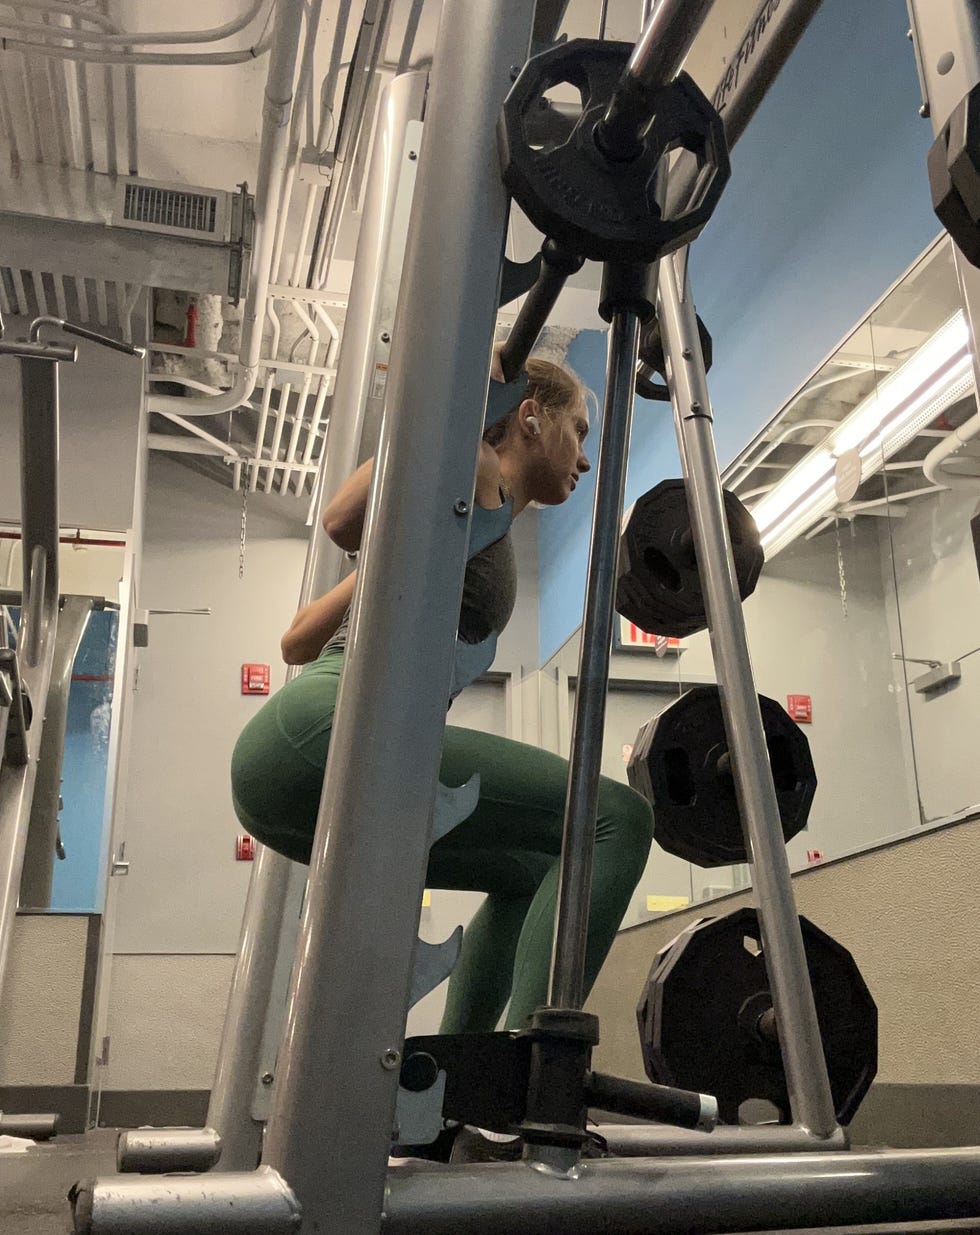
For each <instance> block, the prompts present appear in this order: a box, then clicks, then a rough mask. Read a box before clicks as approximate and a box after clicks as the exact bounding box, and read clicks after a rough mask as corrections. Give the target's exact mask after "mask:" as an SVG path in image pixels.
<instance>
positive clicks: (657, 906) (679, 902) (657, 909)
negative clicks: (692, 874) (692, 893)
mask: <svg viewBox="0 0 980 1235" xmlns="http://www.w3.org/2000/svg"><path fill="white" fill-rule="evenodd" d="M690 903H691V900H690V897H688V896H648V897H647V913H670V911H671V910H672V909H686V908H687V906H688V905H689V904H690Z"/></svg>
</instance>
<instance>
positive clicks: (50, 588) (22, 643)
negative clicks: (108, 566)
mask: <svg viewBox="0 0 980 1235" xmlns="http://www.w3.org/2000/svg"><path fill="white" fill-rule="evenodd" d="M39 350H40V349H39ZM50 350H51V352H52V355H54V354H56V353H57V352H58V349H50ZM58 358H59V359H65V358H66V356H65V355H64V354H63V349H61V352H60V354H59V356H58ZM67 358H68V359H71V358H72V356H71V355H69V356H68V357H67ZM20 372H21V423H20V456H21V481H20V483H21V511H22V514H21V543H22V545H23V552H24V587H23V605H22V607H21V616H20V631H19V634H18V640H17V646H18V658H19V660H20V671H21V680H22V681H23V683H24V685H25V686H26V687H27V689H28V691H29V693H30V696H31V701H32V703H33V705H34V720H33V722H32V724H31V728H30V730H29V732H28V742H27V763H26V764H25V765H24V766H23V767H20V768H9V769H5V770H4V775H3V776H2V777H0V1006H2V1003H3V999H2V996H3V985H4V979H5V977H6V969H7V959H8V957H9V955H10V941H11V939H12V938H13V933H14V919H15V917H16V914H17V896H18V891H19V888H20V877H21V872H22V870H23V865H24V850H25V848H26V845H27V827H28V821H29V819H30V811H31V798H32V795H33V793H34V781H35V777H36V776H37V757H38V752H39V750H40V746H41V733H42V727H43V720H44V705H45V701H46V699H47V694H48V684H49V682H50V680H51V661H52V657H53V653H54V640H55V635H56V632H57V628H58V364H57V361H56V360H55V359H45V358H42V357H39V356H29V357H28V356H22V357H21V360H20Z"/></svg>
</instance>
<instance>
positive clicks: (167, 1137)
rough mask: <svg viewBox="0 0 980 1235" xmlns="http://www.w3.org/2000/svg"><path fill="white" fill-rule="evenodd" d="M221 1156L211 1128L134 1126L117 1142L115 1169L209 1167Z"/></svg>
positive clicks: (144, 1171) (191, 1169)
mask: <svg viewBox="0 0 980 1235" xmlns="http://www.w3.org/2000/svg"><path fill="white" fill-rule="evenodd" d="M220 1157H221V1137H220V1136H219V1135H218V1134H217V1132H215V1130H214V1129H213V1128H133V1129H130V1130H129V1131H128V1132H123V1133H121V1134H120V1136H119V1141H118V1142H117V1144H116V1169H117V1170H119V1171H123V1172H129V1171H138V1172H139V1173H140V1174H144V1175H154V1174H157V1173H163V1172H165V1171H180V1172H185V1171H186V1172H192V1173H193V1172H200V1171H209V1170H210V1169H211V1168H212V1167H213V1166H214V1165H215V1163H216V1162H217V1161H218V1159H219V1158H220ZM257 1158H258V1155H257V1154H256V1160H257Z"/></svg>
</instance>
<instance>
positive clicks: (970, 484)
mask: <svg viewBox="0 0 980 1235" xmlns="http://www.w3.org/2000/svg"><path fill="white" fill-rule="evenodd" d="M977 436H980V412H977V414H976V415H975V416H971V417H970V419H969V420H965V421H964V422H963V424H961V425H960V427H959V428H958V429H953V430H951V432H949V433H947V434H946V436H945V437H944V438H943V439H942V441H941V442H939V443H937V444H936V445H935V446H933V448H932V450H930V451H929V453H928V454H927V455H926V457H925V458H924V459H923V460H922V471H923V474H924V475H925V478H926V480H928V481H929V482H930V483H931V484H934V485H942V486H944V488H947V489H972V490H973V492H974V493H976V492H977V491H978V490H980V476H962V475H958V474H957V473H956V472H948V471H946V469H945V466H944V465H945V463H946V461H947V459H951V458H952V457H953V455H955V454H956V452H957V451H958V450H959V448H960V447H961V446H964V445H965V444H966V443H967V442H969V441H972V440H973V439H974V438H975V437H977Z"/></svg>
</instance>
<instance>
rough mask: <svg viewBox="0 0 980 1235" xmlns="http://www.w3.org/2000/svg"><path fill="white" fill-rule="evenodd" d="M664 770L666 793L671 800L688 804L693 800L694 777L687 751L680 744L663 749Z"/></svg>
mask: <svg viewBox="0 0 980 1235" xmlns="http://www.w3.org/2000/svg"><path fill="white" fill-rule="evenodd" d="M664 771H665V773H666V775H667V795H668V797H669V798H670V800H671V802H674V803H676V804H677V805H680V806H690V804H691V803H692V802H693V801H694V777H693V776H692V775H691V761H690V759H689V758H688V754H687V751H686V750H684V749H683V748H682V747H680V746H674V747H671V748H670V749H669V750H666V751H664Z"/></svg>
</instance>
